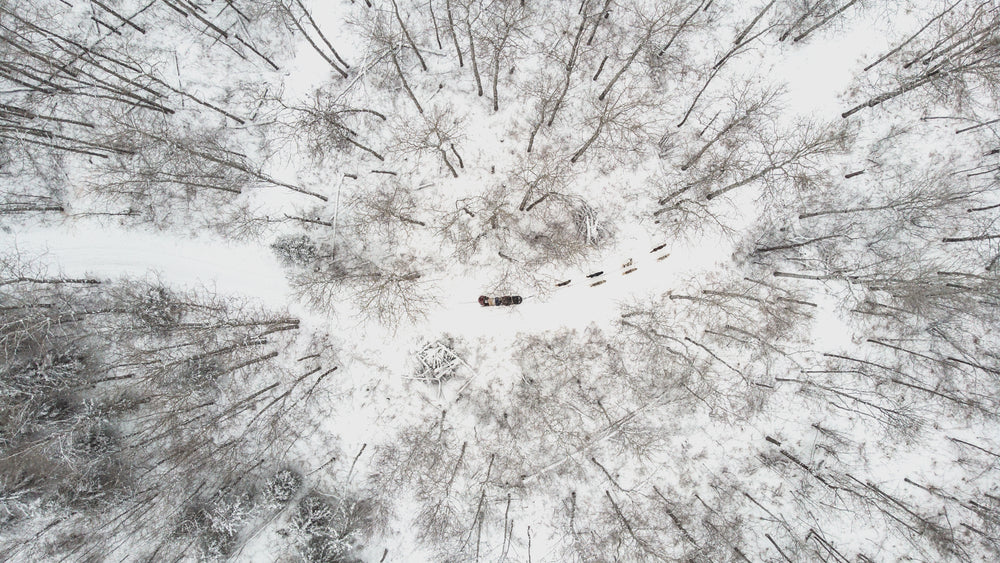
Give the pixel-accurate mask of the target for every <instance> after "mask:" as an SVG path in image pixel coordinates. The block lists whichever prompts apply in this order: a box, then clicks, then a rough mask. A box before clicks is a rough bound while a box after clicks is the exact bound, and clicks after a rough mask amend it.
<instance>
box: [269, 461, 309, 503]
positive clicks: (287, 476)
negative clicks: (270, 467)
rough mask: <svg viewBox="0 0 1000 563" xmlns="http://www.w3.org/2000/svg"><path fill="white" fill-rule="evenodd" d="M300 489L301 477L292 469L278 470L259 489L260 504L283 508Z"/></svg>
mask: <svg viewBox="0 0 1000 563" xmlns="http://www.w3.org/2000/svg"><path fill="white" fill-rule="evenodd" d="M301 488H302V475H300V474H299V473H298V472H296V471H294V470H292V469H280V470H278V471H277V472H276V473H275V474H274V475H272V476H271V477H270V479H268V480H267V481H266V482H265V483H264V486H263V487H261V491H260V503H261V504H262V505H264V506H283V505H284V504H286V503H287V502H288V501H290V500H292V498H293V497H294V496H295V494H296V493H298V492H299V489H301Z"/></svg>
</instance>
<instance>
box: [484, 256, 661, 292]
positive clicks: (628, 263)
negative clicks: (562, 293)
mask: <svg viewBox="0 0 1000 563" xmlns="http://www.w3.org/2000/svg"><path fill="white" fill-rule="evenodd" d="M665 246H667V245H666V244H661V245H659V246H657V247H655V248H653V249H652V250H650V251H649V252H650V253H651V254H652V253H654V252H657V251H659V250H663V248H664V247H665ZM667 256H670V254H664V255H663V256H660V257H658V258H657V259H656V260H657V261H660V260H663V259H664V258H666V257H667ZM632 264H633V261H632V259H631V258H629V259H628V261H626V262H625V263H624V264H622V268H627V269H626V270H625V271H624V272H622V275H628V274H631V273H632V272H634V271H636V270H638V269H639V268H638V267H637V266H633V265H632ZM602 275H604V270H600V271H597V272H594V273H592V274H587V277H588V278H596V277H598V276H602ZM571 281H573V280H566V281H562V282H559V283H557V284H556V287H566V286H567V285H569V284H570V282H571ZM606 281H607V280H598V281H596V282H594V283H592V284H590V286H591V287H594V286H597V285H601V284H603V283H605V282H606ZM522 301H524V299H523V298H522V297H521V296H520V295H504V296H503V297H488V296H486V295H480V296H479V304H480V305H482V306H483V307H494V306H505V307H509V306H511V305H520V304H521V302H522Z"/></svg>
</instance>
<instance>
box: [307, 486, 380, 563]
mask: <svg viewBox="0 0 1000 563" xmlns="http://www.w3.org/2000/svg"><path fill="white" fill-rule="evenodd" d="M371 520H372V505H371V503H370V502H369V501H366V500H354V499H351V498H337V497H333V496H329V495H325V494H323V493H320V492H316V491H313V492H311V493H309V494H307V495H306V496H305V497H303V498H302V500H300V501H299V505H298V507H297V509H296V511H295V514H294V515H293V516H292V518H291V521H290V529H291V537H292V540H293V541H294V543H295V547H296V550H297V551H298V553H299V555H301V556H302V558H303V559H304V560H305V561H308V562H310V563H346V562H349V561H355V560H356V559H354V558H353V557H352V556H351V554H352V553H353V552H354V551H355V550H357V549H358V547H359V545H360V543H361V541H362V539H363V538H364V536H365V535H366V533H367V530H368V528H369V527H370V526H371Z"/></svg>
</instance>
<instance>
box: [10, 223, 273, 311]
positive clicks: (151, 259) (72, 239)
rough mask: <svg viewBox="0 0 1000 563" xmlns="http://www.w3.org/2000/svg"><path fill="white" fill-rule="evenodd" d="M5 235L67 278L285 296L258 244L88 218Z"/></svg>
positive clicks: (267, 299)
mask: <svg viewBox="0 0 1000 563" xmlns="http://www.w3.org/2000/svg"><path fill="white" fill-rule="evenodd" d="M7 240H8V244H9V245H10V246H9V247H8V248H9V249H10V250H12V251H15V252H17V253H19V254H20V255H21V256H22V257H23V258H25V259H28V260H36V261H39V262H42V263H45V264H48V265H49V266H50V267H51V268H52V269H54V270H57V271H59V272H62V273H63V274H65V275H67V276H71V277H83V276H96V277H102V278H118V277H131V278H140V279H141V278H150V277H152V278H158V279H160V280H161V281H163V282H164V283H166V284H169V285H177V286H180V287H188V288H205V289H209V290H212V291H215V292H218V293H220V294H222V295H234V296H240V297H248V298H252V299H256V300H258V301H259V302H260V303H263V304H266V305H268V306H269V307H275V308H283V307H284V306H285V305H287V303H288V300H289V290H288V284H287V282H286V281H285V276H284V273H283V271H282V269H281V266H280V264H278V261H277V259H276V258H275V257H274V254H273V253H272V252H271V251H270V249H268V248H266V247H261V246H258V245H251V244H236V243H233V242H231V241H224V240H220V239H218V238H215V237H211V236H199V237H184V236H181V235H175V234H171V233H163V232H142V231H139V230H135V229H125V228H122V227H115V226H111V225H98V224H87V223H75V224H74V223H70V224H68V225H64V226H59V227H47V228H33V229H30V230H24V231H19V232H15V233H13V234H11V235H10V236H9V238H8V239H7Z"/></svg>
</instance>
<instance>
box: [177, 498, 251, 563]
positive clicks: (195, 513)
mask: <svg viewBox="0 0 1000 563" xmlns="http://www.w3.org/2000/svg"><path fill="white" fill-rule="evenodd" d="M255 508H256V506H255V505H254V503H253V502H252V500H251V498H250V496H249V495H245V494H236V495H231V496H230V495H222V496H220V497H219V498H217V499H215V500H214V501H213V502H212V503H211V504H200V505H194V506H191V507H189V508H188V509H187V510H186V511H185V512H184V514H183V515H182V517H181V520H180V522H179V523H178V525H177V529H176V532H177V534H178V535H180V536H188V537H193V538H194V539H195V540H196V541H197V545H198V555H199V558H201V559H203V560H208V561H223V560H225V559H226V558H228V557H229V556H230V555H231V554H232V552H233V550H234V549H235V548H236V547H237V545H238V540H239V535H240V533H241V532H242V530H243V528H244V527H245V526H246V524H247V523H248V522H249V521H250V519H251V518H253V514H254V510H255Z"/></svg>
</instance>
